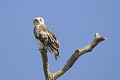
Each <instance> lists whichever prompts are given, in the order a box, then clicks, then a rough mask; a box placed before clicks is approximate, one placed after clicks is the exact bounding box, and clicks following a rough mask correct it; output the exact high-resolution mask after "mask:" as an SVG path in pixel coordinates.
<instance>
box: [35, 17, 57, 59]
mask: <svg viewBox="0 0 120 80" xmlns="http://www.w3.org/2000/svg"><path fill="white" fill-rule="evenodd" d="M33 23H34V35H35V38H36V41H37V43H38V47H39V50H40V49H45V50H46V51H49V52H52V53H53V54H54V57H55V59H56V60H57V57H58V56H59V51H58V49H59V41H58V40H57V38H56V36H55V35H54V34H53V33H52V32H51V31H50V30H49V29H48V28H47V27H46V25H45V24H44V19H43V18H41V17H37V18H34V20H33Z"/></svg>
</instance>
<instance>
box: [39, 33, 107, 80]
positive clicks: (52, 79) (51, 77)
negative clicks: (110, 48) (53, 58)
mask: <svg viewBox="0 0 120 80" xmlns="http://www.w3.org/2000/svg"><path fill="white" fill-rule="evenodd" d="M94 35H95V38H94V40H93V41H92V42H91V43H90V44H88V45H87V46H85V47H83V48H79V49H77V50H75V52H74V53H73V55H72V56H71V57H70V58H69V59H68V61H67V62H66V64H65V66H64V67H63V68H62V69H60V70H59V71H57V72H55V73H53V74H52V73H50V70H49V65H48V57H47V51H46V50H44V49H43V50H40V52H41V55H42V61H43V70H44V74H45V80H56V79H57V78H59V77H60V76H61V75H63V74H64V73H65V72H67V71H68V70H69V69H70V68H71V67H72V66H73V64H74V63H75V62H76V60H77V59H78V58H79V57H80V56H81V55H82V54H85V53H87V52H90V51H92V50H93V48H94V47H95V46H97V45H98V44H99V43H100V42H102V41H104V40H105V39H106V38H105V37H103V36H100V35H99V33H95V34H94Z"/></svg>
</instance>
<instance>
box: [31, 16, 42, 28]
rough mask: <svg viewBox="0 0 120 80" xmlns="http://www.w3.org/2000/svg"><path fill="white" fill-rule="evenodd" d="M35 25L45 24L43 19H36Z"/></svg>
mask: <svg viewBox="0 0 120 80" xmlns="http://www.w3.org/2000/svg"><path fill="white" fill-rule="evenodd" d="M33 23H34V25H35V26H36V25H41V24H44V19H43V18H41V17H37V18H34V20H33Z"/></svg>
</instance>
